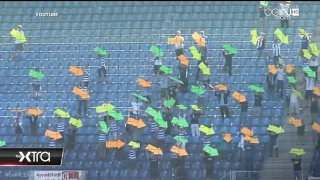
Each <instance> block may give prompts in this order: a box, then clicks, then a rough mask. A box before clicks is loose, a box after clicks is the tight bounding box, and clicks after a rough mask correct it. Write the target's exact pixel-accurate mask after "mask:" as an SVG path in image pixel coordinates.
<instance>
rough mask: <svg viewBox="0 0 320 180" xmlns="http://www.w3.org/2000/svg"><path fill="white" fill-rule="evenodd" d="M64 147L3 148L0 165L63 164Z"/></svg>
mask: <svg viewBox="0 0 320 180" xmlns="http://www.w3.org/2000/svg"><path fill="white" fill-rule="evenodd" d="M62 159H63V148H3V149H0V166H61V165H62Z"/></svg>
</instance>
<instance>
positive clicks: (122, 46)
mask: <svg viewBox="0 0 320 180" xmlns="http://www.w3.org/2000/svg"><path fill="white" fill-rule="evenodd" d="M208 36H210V35H208ZM139 37H140V36H135V37H134V38H139ZM149 37H150V36H149ZM244 37H246V38H247V37H248V36H244ZM295 37H297V36H292V37H290V39H292V38H295ZM119 38H121V37H120V36H119ZM131 38H133V37H131ZM147 38H148V36H143V39H144V40H147ZM225 38H233V39H235V38H237V36H235V35H229V36H225V37H224V38H223V39H221V40H220V37H215V36H214V35H212V36H211V37H208V38H206V41H207V49H208V51H209V52H210V51H219V50H222V46H223V45H224V44H225V43H226V42H225V41H227V40H226V39H225ZM161 39H162V40H161V41H160V42H164V41H165V40H167V37H165V36H164V35H161ZM185 41H186V42H185V49H186V50H187V49H188V47H189V46H192V45H194V40H193V39H191V37H189V36H187V37H185ZM272 42H273V39H269V40H268V41H267V43H266V49H271V48H272ZM151 45H152V44H148V43H145V44H143V42H141V44H137V43H130V42H129V43H117V44H113V43H112V42H109V43H98V42H97V44H83V43H82V44H70V45H67V44H63V43H61V44H49V43H47V44H45V45H37V44H28V45H27V46H26V48H25V53H26V54H34V53H36V54H38V53H39V54H42V53H43V54H45V53H48V54H50V55H51V54H54V53H57V54H62V53H66V52H68V53H75V52H77V53H84V52H87V51H88V52H92V51H93V50H94V48H95V47H97V46H99V47H101V48H103V49H106V50H107V51H108V52H109V53H110V54H112V53H119V52H121V53H129V54H135V55H136V56H135V57H139V54H140V53H147V52H148V51H150V47H151ZM156 45H157V46H158V47H159V48H161V49H162V51H164V53H168V52H170V51H172V50H173V46H172V45H168V44H165V43H161V44H160V43H156ZM232 45H233V46H234V47H236V48H237V49H240V50H241V51H248V50H251V49H255V46H253V45H252V44H251V43H249V42H248V41H245V42H232ZM299 45H300V42H299V41H298V39H297V40H296V41H294V43H290V44H288V45H287V44H282V45H281V47H282V49H283V51H287V50H289V49H297V48H299ZM123 50H125V51H124V52H123ZM0 51H12V47H10V46H5V45H2V46H0ZM29 51H31V52H29ZM66 55H68V54H66Z"/></svg>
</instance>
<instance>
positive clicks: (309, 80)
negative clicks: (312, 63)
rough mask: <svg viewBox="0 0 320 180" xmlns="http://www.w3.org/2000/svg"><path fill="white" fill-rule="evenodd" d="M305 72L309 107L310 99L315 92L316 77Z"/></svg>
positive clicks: (306, 96) (306, 95)
mask: <svg viewBox="0 0 320 180" xmlns="http://www.w3.org/2000/svg"><path fill="white" fill-rule="evenodd" d="M304 74H305V81H304V84H305V99H306V100H307V103H306V104H307V107H309V103H310V99H311V97H312V94H313V88H314V86H315V77H310V76H309V75H308V74H307V73H304Z"/></svg>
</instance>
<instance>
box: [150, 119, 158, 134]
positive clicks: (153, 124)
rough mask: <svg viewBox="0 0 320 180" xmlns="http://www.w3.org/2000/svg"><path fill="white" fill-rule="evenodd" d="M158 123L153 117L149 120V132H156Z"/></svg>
mask: <svg viewBox="0 0 320 180" xmlns="http://www.w3.org/2000/svg"><path fill="white" fill-rule="evenodd" d="M157 129H158V124H157V122H156V121H155V120H154V119H151V120H150V130H151V132H157Z"/></svg>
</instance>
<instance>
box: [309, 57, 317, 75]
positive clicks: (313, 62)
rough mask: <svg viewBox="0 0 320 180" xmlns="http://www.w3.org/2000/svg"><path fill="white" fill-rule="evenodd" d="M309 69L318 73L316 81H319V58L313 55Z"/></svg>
mask: <svg viewBox="0 0 320 180" xmlns="http://www.w3.org/2000/svg"><path fill="white" fill-rule="evenodd" d="M309 68H310V69H311V70H312V71H313V72H315V73H316V77H315V80H316V81H317V80H318V58H317V56H315V55H312V57H311V59H310V62H309Z"/></svg>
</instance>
